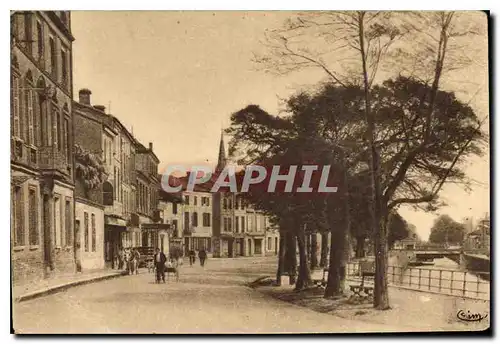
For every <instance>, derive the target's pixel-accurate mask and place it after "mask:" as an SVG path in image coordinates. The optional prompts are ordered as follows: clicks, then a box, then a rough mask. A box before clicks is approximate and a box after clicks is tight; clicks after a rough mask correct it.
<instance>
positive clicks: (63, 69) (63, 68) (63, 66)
mask: <svg viewBox="0 0 500 344" xmlns="http://www.w3.org/2000/svg"><path fill="white" fill-rule="evenodd" d="M61 74H62V84H63V86H67V85H68V60H67V54H66V51H65V50H64V49H61Z"/></svg>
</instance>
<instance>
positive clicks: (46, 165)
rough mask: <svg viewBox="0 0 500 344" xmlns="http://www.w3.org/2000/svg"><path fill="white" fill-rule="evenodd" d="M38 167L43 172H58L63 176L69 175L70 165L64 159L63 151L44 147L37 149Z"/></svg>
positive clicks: (54, 147)
mask: <svg viewBox="0 0 500 344" xmlns="http://www.w3.org/2000/svg"><path fill="white" fill-rule="evenodd" d="M39 158H40V159H39V162H38V166H39V167H40V169H44V170H58V171H60V172H62V173H64V174H70V172H71V170H70V168H71V165H70V164H69V163H68V161H67V159H66V155H65V152H64V151H60V150H59V149H58V147H56V146H45V147H40V149H39Z"/></svg>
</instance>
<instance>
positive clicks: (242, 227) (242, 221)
mask: <svg viewBox="0 0 500 344" xmlns="http://www.w3.org/2000/svg"><path fill="white" fill-rule="evenodd" d="M241 233H245V216H242V217H241Z"/></svg>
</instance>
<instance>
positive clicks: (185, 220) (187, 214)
mask: <svg viewBox="0 0 500 344" xmlns="http://www.w3.org/2000/svg"><path fill="white" fill-rule="evenodd" d="M184 229H189V212H188V211H186V212H185V213H184Z"/></svg>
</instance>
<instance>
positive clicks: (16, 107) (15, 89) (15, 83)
mask: <svg viewBox="0 0 500 344" xmlns="http://www.w3.org/2000/svg"><path fill="white" fill-rule="evenodd" d="M12 93H13V94H12V101H13V106H12V112H13V113H12V116H13V117H14V123H13V126H12V127H13V130H14V136H16V137H21V132H20V122H19V121H20V119H19V112H20V108H21V104H20V99H19V78H17V77H14V78H13V79H12Z"/></svg>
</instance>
